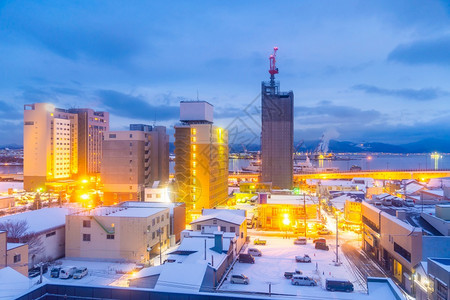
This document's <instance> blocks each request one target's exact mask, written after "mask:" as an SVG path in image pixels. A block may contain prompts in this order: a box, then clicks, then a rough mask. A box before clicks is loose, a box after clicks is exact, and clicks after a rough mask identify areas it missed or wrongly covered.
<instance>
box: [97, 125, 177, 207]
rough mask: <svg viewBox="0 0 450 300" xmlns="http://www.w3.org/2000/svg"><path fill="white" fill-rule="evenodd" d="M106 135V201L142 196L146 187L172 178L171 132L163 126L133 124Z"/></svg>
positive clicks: (104, 143)
mask: <svg viewBox="0 0 450 300" xmlns="http://www.w3.org/2000/svg"><path fill="white" fill-rule="evenodd" d="M130 128H131V129H134V130H130V131H109V132H106V133H105V135H104V141H103V157H102V170H101V178H102V183H103V185H104V187H103V192H104V204H106V205H109V204H113V203H119V202H123V201H129V200H143V199H144V191H145V187H147V186H152V184H153V182H154V181H160V182H161V183H167V182H168V180H169V136H168V135H167V134H166V128H165V127H163V126H156V127H152V126H148V125H141V124H133V125H131V126H130Z"/></svg>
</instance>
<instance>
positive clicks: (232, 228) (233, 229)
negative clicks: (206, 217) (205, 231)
mask: <svg viewBox="0 0 450 300" xmlns="http://www.w3.org/2000/svg"><path fill="white" fill-rule="evenodd" d="M213 223H214V222H213ZM215 224H217V221H216V223H215ZM197 230H202V225H197ZM220 231H223V232H227V227H226V226H220ZM230 232H236V227H235V226H230Z"/></svg>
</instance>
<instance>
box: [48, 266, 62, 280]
mask: <svg viewBox="0 0 450 300" xmlns="http://www.w3.org/2000/svg"><path fill="white" fill-rule="evenodd" d="M59 271H61V267H53V268H52V269H51V270H50V277H53V278H58V277H59Z"/></svg>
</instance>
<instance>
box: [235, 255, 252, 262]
mask: <svg viewBox="0 0 450 300" xmlns="http://www.w3.org/2000/svg"><path fill="white" fill-rule="evenodd" d="M238 260H239V262H240V263H247V264H254V263H255V258H254V257H253V256H252V255H251V254H239V258H238Z"/></svg>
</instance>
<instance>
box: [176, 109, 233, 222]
mask: <svg viewBox="0 0 450 300" xmlns="http://www.w3.org/2000/svg"><path fill="white" fill-rule="evenodd" d="M180 121H181V124H178V125H176V126H175V181H176V186H177V197H178V199H177V201H179V202H184V203H186V218H187V221H188V222H190V221H192V220H193V219H195V218H197V217H199V216H201V210H202V209H203V208H213V207H215V206H217V205H219V204H222V203H224V202H225V201H226V200H227V198H228V131H227V130H225V129H222V128H219V127H217V126H214V125H213V106H212V105H211V104H209V103H208V102H206V101H182V102H181V103H180Z"/></svg>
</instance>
